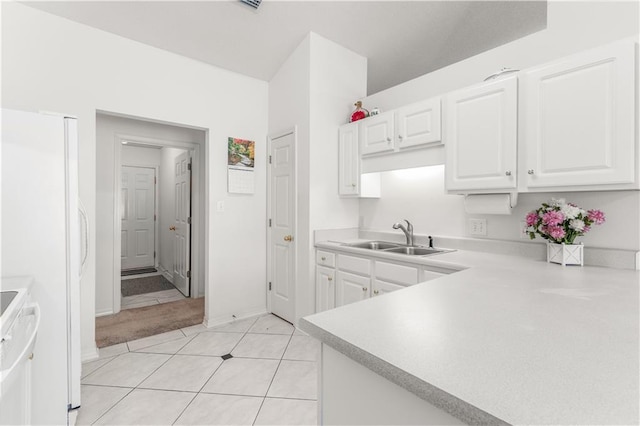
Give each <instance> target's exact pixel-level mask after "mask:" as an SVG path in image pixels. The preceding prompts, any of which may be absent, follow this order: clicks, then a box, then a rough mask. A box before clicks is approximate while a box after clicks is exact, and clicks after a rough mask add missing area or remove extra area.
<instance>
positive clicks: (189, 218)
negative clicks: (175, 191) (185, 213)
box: [187, 216, 191, 225]
mask: <svg viewBox="0 0 640 426" xmlns="http://www.w3.org/2000/svg"><path fill="white" fill-rule="evenodd" d="M187 223H188V224H189V225H191V216H189V217H188V218H187Z"/></svg>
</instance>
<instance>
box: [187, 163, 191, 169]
mask: <svg viewBox="0 0 640 426" xmlns="http://www.w3.org/2000/svg"><path fill="white" fill-rule="evenodd" d="M187 170H191V162H189V163H188V164H187Z"/></svg>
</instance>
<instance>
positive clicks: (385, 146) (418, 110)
mask: <svg viewBox="0 0 640 426" xmlns="http://www.w3.org/2000/svg"><path fill="white" fill-rule="evenodd" d="M358 123H360V146H361V149H362V155H365V156H366V155H369V154H380V153H390V152H394V151H395V152H398V151H401V150H403V149H405V148H413V147H423V146H431V145H441V139H442V138H441V136H440V98H432V99H427V100H425V101H421V102H417V103H415V104H411V105H407V106H405V107H402V108H400V109H397V110H393V111H387V112H385V113H382V114H379V115H374V116H373V117H369V118H366V119H364V120H361V121H358Z"/></svg>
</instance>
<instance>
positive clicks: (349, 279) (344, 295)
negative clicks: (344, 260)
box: [336, 271, 371, 306]
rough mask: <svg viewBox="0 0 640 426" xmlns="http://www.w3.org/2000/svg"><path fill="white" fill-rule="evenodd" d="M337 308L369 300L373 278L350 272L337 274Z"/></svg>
mask: <svg viewBox="0 0 640 426" xmlns="http://www.w3.org/2000/svg"><path fill="white" fill-rule="evenodd" d="M337 278H338V283H337V285H336V306H342V305H348V304H349V303H353V302H358V301H360V300H364V299H367V298H369V286H370V284H371V278H369V277H363V276H361V275H354V274H350V273H348V272H342V271H338V272H337Z"/></svg>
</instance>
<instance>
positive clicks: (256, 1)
mask: <svg viewBox="0 0 640 426" xmlns="http://www.w3.org/2000/svg"><path fill="white" fill-rule="evenodd" d="M240 1H241V2H242V3H244V4H248V5H249V6H251V7H252V8H254V9H257V8H258V7H260V3H262V0H240Z"/></svg>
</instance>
